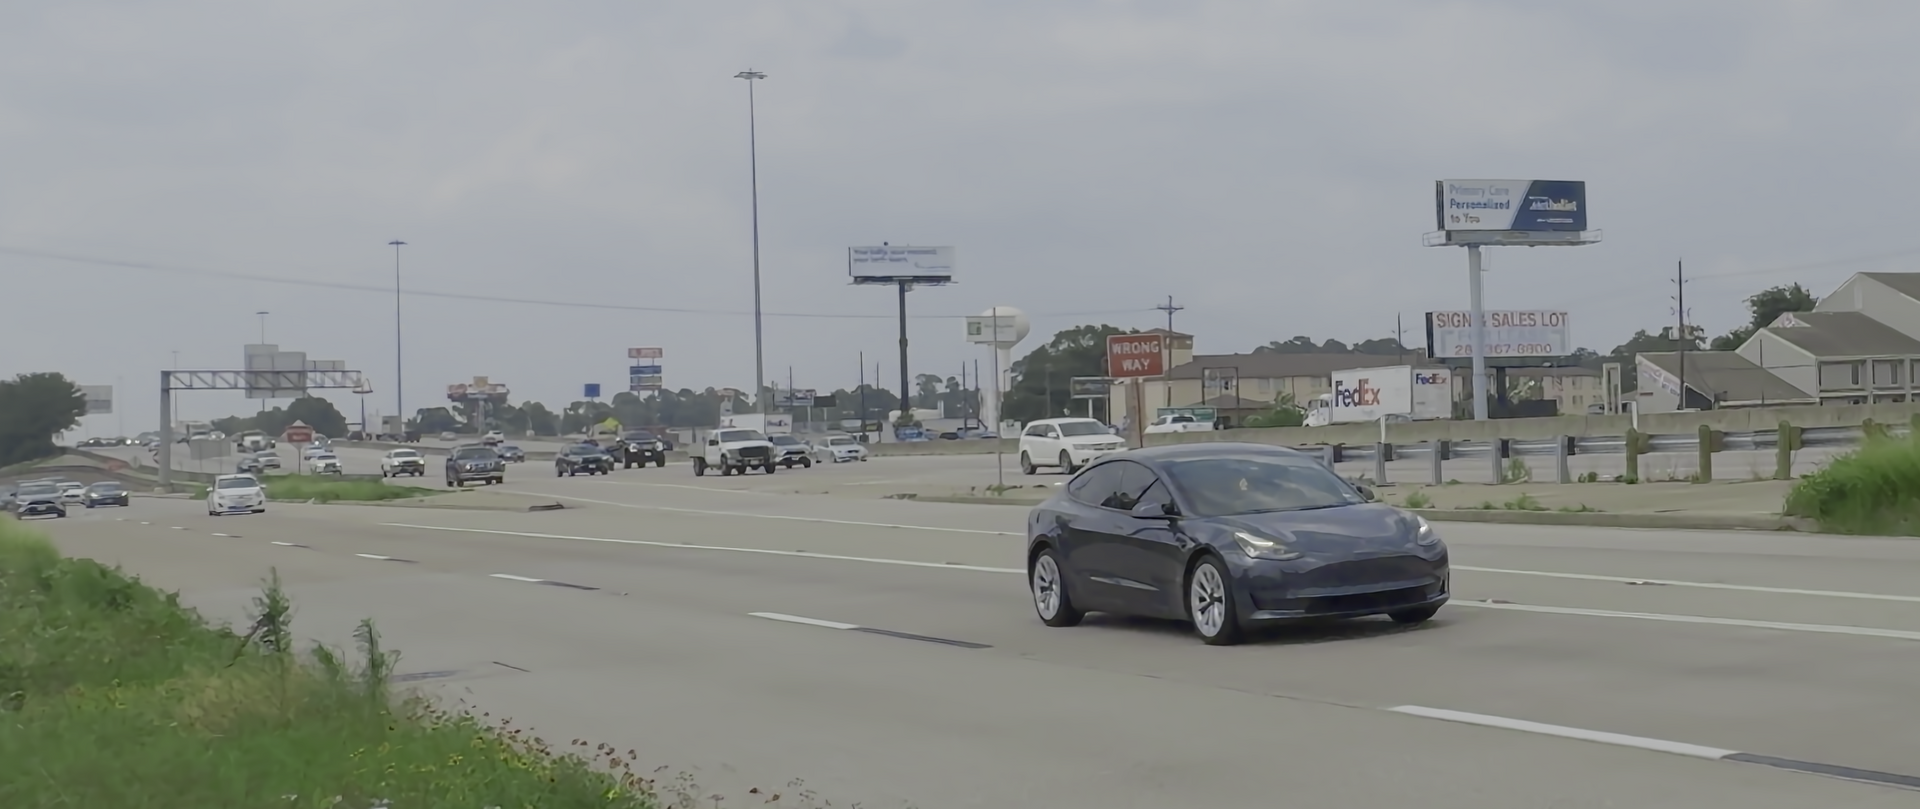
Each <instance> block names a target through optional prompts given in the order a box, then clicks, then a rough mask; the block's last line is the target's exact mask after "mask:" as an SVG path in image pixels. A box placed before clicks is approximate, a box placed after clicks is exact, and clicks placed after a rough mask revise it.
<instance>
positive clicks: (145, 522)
mask: <svg viewBox="0 0 1920 809" xmlns="http://www.w3.org/2000/svg"><path fill="white" fill-rule="evenodd" d="M140 524H141V525H152V524H153V523H150V522H147V521H146V520H141V521H140Z"/></svg>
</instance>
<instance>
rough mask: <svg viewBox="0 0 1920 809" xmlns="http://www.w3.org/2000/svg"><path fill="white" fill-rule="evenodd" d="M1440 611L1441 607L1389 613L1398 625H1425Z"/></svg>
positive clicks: (1389, 616)
mask: <svg viewBox="0 0 1920 809" xmlns="http://www.w3.org/2000/svg"><path fill="white" fill-rule="evenodd" d="M1439 611H1440V608H1439V607H1415V608H1413V609H1409V610H1395V611H1393V612H1389V613H1387V617H1388V618H1392V619H1393V622H1394V623H1396V624H1409V625H1411V624H1424V623H1426V622H1427V620H1428V619H1430V618H1432V617H1433V616H1434V614H1435V613H1438V612H1439Z"/></svg>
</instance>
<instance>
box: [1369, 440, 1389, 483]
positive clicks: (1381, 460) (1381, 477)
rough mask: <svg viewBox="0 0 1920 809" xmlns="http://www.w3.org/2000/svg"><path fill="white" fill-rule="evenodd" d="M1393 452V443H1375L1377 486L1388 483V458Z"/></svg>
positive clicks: (1374, 455) (1375, 481) (1374, 467)
mask: <svg viewBox="0 0 1920 809" xmlns="http://www.w3.org/2000/svg"><path fill="white" fill-rule="evenodd" d="M1392 452H1393V445H1392V444H1388V443H1386V442H1384V441H1383V442H1381V443H1378V444H1375V445H1373V483H1374V485H1376V486H1385V485H1387V458H1388V457H1389V456H1390V455H1391V454H1392Z"/></svg>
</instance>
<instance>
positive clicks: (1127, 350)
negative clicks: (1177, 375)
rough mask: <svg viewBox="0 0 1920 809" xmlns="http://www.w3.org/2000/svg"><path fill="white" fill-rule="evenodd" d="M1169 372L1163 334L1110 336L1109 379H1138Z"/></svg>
mask: <svg viewBox="0 0 1920 809" xmlns="http://www.w3.org/2000/svg"><path fill="white" fill-rule="evenodd" d="M1166 372H1167V355H1166V341H1165V340H1164V339H1163V338H1162V335H1159V334H1110V335H1107V376H1110V377H1115V378H1119V379H1138V378H1140V377H1147V376H1159V375H1161V374H1164V373H1166Z"/></svg>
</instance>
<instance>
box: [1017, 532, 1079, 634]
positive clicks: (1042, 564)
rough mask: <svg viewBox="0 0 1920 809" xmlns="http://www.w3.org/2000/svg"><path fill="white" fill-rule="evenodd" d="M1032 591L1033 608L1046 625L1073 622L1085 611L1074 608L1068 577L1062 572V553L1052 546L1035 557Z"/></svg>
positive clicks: (1069, 623)
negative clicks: (1068, 586) (1068, 590)
mask: <svg viewBox="0 0 1920 809" xmlns="http://www.w3.org/2000/svg"><path fill="white" fill-rule="evenodd" d="M1028 586H1029V587H1030V588H1031V589H1032V591H1033V611H1034V612H1036V613H1039V614H1040V622H1041V623H1044V624H1046V625H1047V626H1074V625H1076V624H1078V623H1080V619H1082V618H1085V617H1086V613H1083V612H1081V611H1080V610H1078V609H1075V608H1074V606H1073V599H1072V598H1069V597H1068V596H1067V581H1066V577H1064V576H1062V575H1060V557H1059V555H1058V554H1056V553H1054V551H1053V549H1052V548H1048V549H1046V550H1044V551H1041V552H1040V555H1039V556H1036V557H1034V559H1033V575H1032V576H1031V577H1030V578H1029V580H1028Z"/></svg>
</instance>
